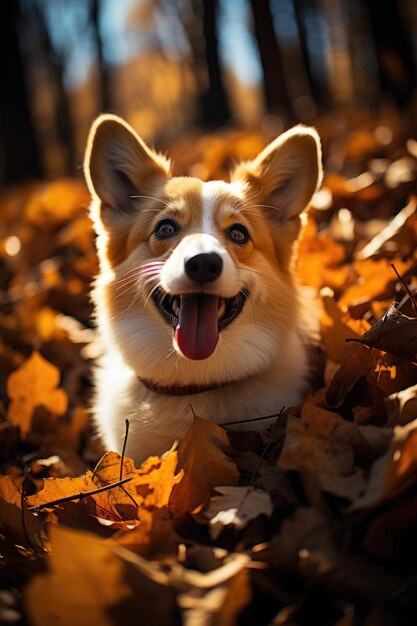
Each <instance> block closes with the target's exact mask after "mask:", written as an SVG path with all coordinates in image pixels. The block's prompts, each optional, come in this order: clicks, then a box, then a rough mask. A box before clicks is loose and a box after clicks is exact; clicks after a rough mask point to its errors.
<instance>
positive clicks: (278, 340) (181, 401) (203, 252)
mask: <svg viewBox="0 0 417 626" xmlns="http://www.w3.org/2000/svg"><path fill="white" fill-rule="evenodd" d="M320 156H321V155H320V143H319V139H318V136H317V134H316V132H315V131H314V130H312V129H309V128H304V127H301V126H299V127H295V128H294V129H291V130H290V131H288V132H287V133H284V135H282V136H280V137H278V138H277V139H276V140H275V141H274V142H272V143H271V144H270V145H269V146H267V148H265V150H264V151H263V152H261V154H260V155H259V156H258V157H257V158H256V159H254V160H253V161H252V162H248V163H243V164H241V165H239V166H238V167H237V168H236V170H235V171H234V172H233V174H232V177H231V182H230V183H226V182H223V181H211V182H208V183H203V182H201V181H200V180H199V179H197V178H189V177H171V175H170V168H169V162H168V161H167V160H166V159H165V158H164V157H162V156H160V155H158V154H156V153H155V152H153V151H152V150H150V149H149V148H148V147H147V146H146V145H145V144H144V143H143V141H142V140H141V139H140V138H139V136H138V135H137V134H136V133H135V132H134V131H133V130H132V129H131V128H130V127H129V126H128V125H127V124H126V123H125V122H123V121H122V120H120V119H119V118H117V117H115V116H109V115H105V116H101V117H100V118H99V119H98V120H97V121H96V122H95V123H94V125H93V127H92V131H91V133H90V138H89V142H88V146H87V151H86V158H85V173H86V179H87V182H88V185H89V188H90V190H91V193H92V195H93V204H92V218H93V221H94V225H95V228H96V232H97V235H98V238H97V247H98V254H99V260H100V275H99V276H98V277H97V280H96V284H95V288H94V292H93V298H94V302H95V307H96V316H97V323H98V327H99V330H100V332H101V334H102V337H103V341H104V343H105V345H106V348H107V354H106V356H105V357H104V358H103V359H102V361H101V363H100V364H99V368H98V369H97V374H96V381H97V397H96V403H95V418H96V422H97V424H98V427H99V429H100V431H101V432H102V434H103V436H104V439H105V443H106V444H107V445H108V446H109V447H110V448H113V449H120V448H121V445H122V440H121V438H122V434H123V431H124V419H125V418H126V417H128V418H129V419H130V421H131V434H130V437H129V442H128V454H130V455H131V456H134V457H135V458H136V459H137V460H141V459H143V458H144V457H145V456H146V455H148V454H152V453H161V452H163V451H164V449H167V448H168V447H169V446H170V445H171V444H172V442H173V440H174V439H176V438H179V437H181V436H182V435H183V434H184V432H185V430H186V428H187V426H188V424H189V423H190V421H191V419H192V413H191V411H190V404H192V405H193V409H194V410H195V411H196V412H197V413H198V414H199V415H201V416H202V417H204V418H206V419H209V420H211V421H213V422H216V423H223V422H226V421H229V420H233V419H240V420H248V424H249V421H250V419H251V418H252V419H253V418H254V417H258V416H260V415H263V414H271V413H273V412H275V411H279V410H280V409H281V407H282V406H283V405H288V404H295V403H298V402H299V401H300V400H301V399H302V396H303V394H304V393H305V391H306V388H307V382H306V381H307V378H308V374H309V364H308V356H307V345H308V343H309V337H308V331H307V325H306V323H305V320H304V319H303V313H302V308H301V307H300V303H299V294H298V290H297V286H296V283H295V279H294V274H293V263H294V243H295V241H296V239H297V237H298V234H299V230H300V224H301V220H300V213H301V212H302V211H303V210H304V209H305V208H306V206H307V205H308V203H309V201H310V199H311V196H312V194H313V193H314V191H315V190H316V189H317V187H318V185H319V184H320V181H321V158H320ZM166 220H169V221H168V222H167V221H166ZM161 224H163V227H162V228H167V229H168V230H167V231H165V230H163V229H162V231H160V230H159V229H160V228H161ZM167 232H168V233H169V234H168V235H166V233H167ZM161 233H162V236H161ZM247 233H248V239H247V240H246V234H247ZM236 237H237V238H238V240H236V239H235V238H236ZM240 237H243V239H244V241H242V240H241V239H239V238H240ZM203 258H204V259H208V260H210V262H211V261H213V260H214V261H215V265H214V266H213V265H210V268H211V269H210V271H212V270H213V267H214V269H215V270H216V275H215V277H214V278H213V277H210V278H208V274H206V273H204V272H205V271H206V270H204V271H203V269H204V268H203V265H201V263H202V262H203V261H202V260H201V259H203ZM190 259H191V262H192V263H194V264H195V263H196V262H197V261H198V263H200V265H198V264H197V266H195V267H197V268H198V272H199V273H198V274H192V273H191V269H190V268H191V265H190V264H189V263H188V261H189V260H190ZM216 263H217V266H216ZM202 268H203V269H202ZM207 271H208V270H207ZM213 271H214V270H213ZM196 276H198V278H196ZM200 293H204V294H206V296H204V298H205V299H204V298H203V296H199V295H196V294H200ZM155 294H156V295H155ZM201 302H209V303H212V304H210V305H209V304H208V305H207V306H210V307H211V308H210V309H205V310H206V312H204V310H203V309H201V308H199V307H202V306H204V307H205V306H206V305H203V304H201ZM242 303H243V304H242ZM177 305H180V306H179V308H178V309H177V308H176V307H177ZM216 307H217V308H216ZM240 307H241V308H240ZM175 311H177V313H175ZM197 312H198V315H197ZM213 316H218V320H217V317H213ZM206 317H207V321H206ZM178 319H179V320H180V322H179V321H178ZM190 319H191V320H192V323H193V324H194V323H195V324H196V327H195V328H196V331H195V334H194V331H193V332H191V330H189V329H188V328H187V327H186V324H185V320H190ZM201 320H203V321H201ZM187 323H189V322H187ZM184 327H185V328H184ZM175 328H176V329H177V330H175ZM193 328H194V326H193ZM178 329H179V330H178ZM181 332H182V335H181V334H179V333H181ZM207 345H208V347H207ZM190 346H191V348H190ZM190 350H191V356H190ZM193 350H194V352H193ZM144 380H145V381H153V382H154V383H155V384H157V385H158V386H162V387H164V386H165V387H166V388H167V390H168V391H169V390H170V388H173V387H174V388H177V387H179V386H184V385H185V386H190V385H199V386H203V388H202V389H201V390H200V392H199V393H195V394H194V395H192V396H185V397H178V396H175V395H169V393H168V394H165V393H159V392H157V391H155V389H149V388H148V387H147V386H146V385H145V384H144V383H143V381H144ZM215 385H218V386H219V388H218V389H214V390H208V389H207V390H204V387H209V386H210V387H212V386H215ZM250 426H253V425H252V424H251V425H250Z"/></svg>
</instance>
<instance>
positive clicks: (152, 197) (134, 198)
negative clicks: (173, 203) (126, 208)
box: [130, 196, 170, 211]
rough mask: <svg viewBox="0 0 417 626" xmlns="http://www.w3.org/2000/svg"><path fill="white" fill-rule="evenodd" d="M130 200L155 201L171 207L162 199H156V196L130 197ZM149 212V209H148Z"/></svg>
mask: <svg viewBox="0 0 417 626" xmlns="http://www.w3.org/2000/svg"><path fill="white" fill-rule="evenodd" d="M130 198H131V199H132V200H136V199H138V198H146V199H147V200H155V202H161V203H162V204H165V206H170V204H169V202H166V201H165V200H162V199H161V198H155V196H130ZM146 210H147V211H148V210H149V209H146ZM155 210H156V211H159V210H160V209H155Z"/></svg>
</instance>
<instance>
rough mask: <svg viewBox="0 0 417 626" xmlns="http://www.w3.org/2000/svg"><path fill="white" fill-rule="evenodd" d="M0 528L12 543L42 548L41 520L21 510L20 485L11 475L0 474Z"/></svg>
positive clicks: (29, 512)
mask: <svg viewBox="0 0 417 626" xmlns="http://www.w3.org/2000/svg"><path fill="white" fill-rule="evenodd" d="M0 529H1V531H2V533H4V535H6V536H7V537H8V538H9V539H11V540H12V541H13V542H14V543H17V544H19V545H23V546H26V547H28V548H32V549H33V548H37V549H38V550H43V540H42V523H41V520H40V519H39V517H37V516H35V515H34V514H33V513H32V512H31V511H28V510H27V509H26V507H24V511H22V486H21V485H20V486H19V487H18V486H17V485H16V481H15V480H13V478H12V477H11V476H0Z"/></svg>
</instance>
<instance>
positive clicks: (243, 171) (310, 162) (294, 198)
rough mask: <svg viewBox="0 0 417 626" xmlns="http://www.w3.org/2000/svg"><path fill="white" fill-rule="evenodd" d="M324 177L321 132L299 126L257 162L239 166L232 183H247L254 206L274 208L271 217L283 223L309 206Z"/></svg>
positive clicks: (283, 136)
mask: <svg viewBox="0 0 417 626" xmlns="http://www.w3.org/2000/svg"><path fill="white" fill-rule="evenodd" d="M322 176H323V169H322V164H321V145H320V138H319V136H318V134H317V132H316V131H315V130H314V129H313V128H307V127H304V126H295V127H294V128H291V129H290V130H288V131H287V132H285V133H283V134H282V135H280V136H279V137H277V138H276V139H275V140H274V141H273V142H272V143H270V144H269V145H268V146H267V147H266V148H265V149H264V150H263V151H262V152H261V153H260V154H259V155H258V156H257V157H256V158H255V159H254V160H253V161H250V162H249V163H242V164H240V165H238V167H237V168H236V170H235V171H234V173H233V176H232V180H243V181H245V182H246V183H247V184H248V188H249V193H250V195H252V196H253V197H254V199H253V204H257V205H260V204H264V205H270V206H271V207H273V209H272V208H271V209H270V217H271V218H273V219H276V220H278V221H280V222H282V221H285V220H287V219H290V218H292V217H295V216H297V215H299V214H300V213H301V211H303V210H304V209H305V208H306V207H307V206H308V204H309V202H310V200H311V198H312V195H313V194H314V192H315V191H316V190H317V188H318V187H319V186H320V184H321V181H322ZM250 195H249V194H248V197H250ZM266 208H267V207H266ZM275 208H276V209H277V210H274V209H275Z"/></svg>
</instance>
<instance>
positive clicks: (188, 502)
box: [169, 417, 239, 515]
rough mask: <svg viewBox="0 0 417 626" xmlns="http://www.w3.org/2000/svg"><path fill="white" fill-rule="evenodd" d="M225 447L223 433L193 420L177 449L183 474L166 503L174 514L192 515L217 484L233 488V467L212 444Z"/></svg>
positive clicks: (235, 476)
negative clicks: (188, 513)
mask: <svg viewBox="0 0 417 626" xmlns="http://www.w3.org/2000/svg"><path fill="white" fill-rule="evenodd" d="M216 439H217V440H218V441H219V442H221V443H222V444H226V445H228V443H229V441H228V438H227V435H226V432H225V431H224V430H223V428H220V426H216V425H215V424H211V423H210V422H207V421H206V420H204V419H202V418H201V417H195V418H194V422H193V424H192V425H191V426H190V428H189V429H188V431H187V433H186V435H185V437H184V439H183V440H182V441H181V443H180V446H179V450H178V468H179V469H180V470H182V471H183V472H184V476H183V478H182V480H181V482H180V483H179V484H178V485H176V486H175V487H174V489H173V491H172V495H171V499H170V502H169V507H170V509H171V510H172V511H173V512H174V513H175V515H181V514H182V513H187V512H192V511H193V510H194V509H195V508H196V507H198V506H202V505H204V504H205V503H206V502H207V500H208V499H209V497H210V495H211V491H212V490H213V488H214V487H216V486H218V485H236V484H237V482H238V480H239V474H238V471H237V468H236V465H235V464H234V463H232V462H231V461H230V460H229V459H228V458H227V456H226V455H225V453H224V452H223V451H222V450H220V448H219V447H218V446H217V444H216Z"/></svg>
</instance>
